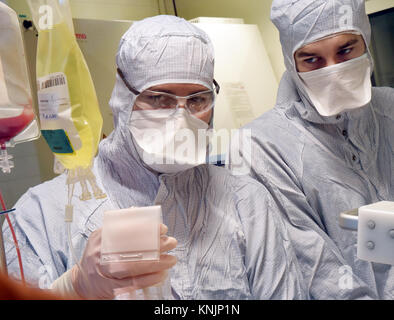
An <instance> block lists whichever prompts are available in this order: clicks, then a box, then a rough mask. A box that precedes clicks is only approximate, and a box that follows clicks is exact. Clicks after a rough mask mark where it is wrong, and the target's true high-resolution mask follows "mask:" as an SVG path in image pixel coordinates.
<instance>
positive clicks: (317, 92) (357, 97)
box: [298, 54, 372, 117]
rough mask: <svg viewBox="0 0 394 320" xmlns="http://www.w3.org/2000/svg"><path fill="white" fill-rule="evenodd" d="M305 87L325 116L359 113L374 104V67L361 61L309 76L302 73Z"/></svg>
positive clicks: (347, 62)
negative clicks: (362, 108) (350, 111)
mask: <svg viewBox="0 0 394 320" xmlns="http://www.w3.org/2000/svg"><path fill="white" fill-rule="evenodd" d="M298 75H299V76H300V78H301V79H302V83H303V86H304V88H305V90H306V92H307V94H308V96H309V98H310V100H311V102H312V104H313V105H314V107H315V108H316V110H317V111H318V112H319V114H320V115H322V116H327V117H328V116H333V115H336V114H339V113H341V112H343V111H345V110H351V109H357V108H360V107H363V106H365V105H367V104H368V103H369V102H370V101H371V95H372V84H371V63H370V60H369V58H368V55H367V54H364V55H362V56H361V57H358V58H355V59H352V60H349V61H346V62H342V63H339V64H335V65H332V66H328V67H325V68H322V69H318V70H313V71H309V72H299V73H298Z"/></svg>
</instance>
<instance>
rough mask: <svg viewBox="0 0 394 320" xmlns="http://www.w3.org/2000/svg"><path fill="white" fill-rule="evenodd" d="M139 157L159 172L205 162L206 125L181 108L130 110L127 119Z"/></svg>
mask: <svg viewBox="0 0 394 320" xmlns="http://www.w3.org/2000/svg"><path fill="white" fill-rule="evenodd" d="M129 129H130V131H131V133H132V136H133V139H134V144H135V147H136V149H137V152H138V154H139V156H140V158H141V160H142V161H143V162H144V163H145V164H146V165H147V166H148V167H149V168H151V169H153V170H154V171H156V172H159V173H177V172H180V171H184V170H187V169H190V168H193V167H195V166H198V165H200V164H204V163H206V157H207V146H208V141H209V139H208V137H207V131H208V124H207V123H206V122H204V121H202V120H200V119H198V118H197V117H195V116H193V115H191V114H190V113H189V112H188V111H186V110H185V109H183V108H180V109H178V110H177V111H176V112H175V113H174V110H172V109H161V110H134V111H133V112H132V115H131V119H130V122H129Z"/></svg>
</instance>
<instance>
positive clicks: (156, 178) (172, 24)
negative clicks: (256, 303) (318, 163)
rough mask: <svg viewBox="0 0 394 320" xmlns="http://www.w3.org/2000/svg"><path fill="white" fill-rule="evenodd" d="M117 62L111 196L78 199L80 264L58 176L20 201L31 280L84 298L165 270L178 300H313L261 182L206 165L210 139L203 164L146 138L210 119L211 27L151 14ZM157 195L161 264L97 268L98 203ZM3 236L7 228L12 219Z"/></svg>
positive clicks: (133, 202)
mask: <svg viewBox="0 0 394 320" xmlns="http://www.w3.org/2000/svg"><path fill="white" fill-rule="evenodd" d="M116 62H117V67H118V69H119V71H118V75H117V78H116V84H115V87H114V90H113V93H112V97H111V100H110V106H111V108H112V111H113V114H114V122H115V129H114V131H113V132H112V133H111V134H110V136H109V137H108V138H106V139H105V140H103V141H102V142H101V144H100V146H99V153H98V156H97V158H96V159H95V165H94V171H95V174H96V176H97V177H98V183H99V185H100V186H101V187H102V188H104V190H105V192H106V194H107V195H108V197H107V199H103V200H95V199H92V200H89V201H85V202H83V201H80V200H79V199H78V198H77V197H74V199H73V203H74V222H73V225H72V241H73V243H74V246H75V251H76V255H77V256H78V259H81V261H80V265H81V267H82V271H81V270H80V269H79V268H78V267H77V266H75V265H74V263H75V262H73V260H72V258H71V256H72V255H71V252H70V248H69V247H68V245H67V241H66V239H67V236H66V224H65V223H64V206H65V203H66V202H67V194H66V188H65V180H66V176H65V175H64V174H63V175H61V176H59V177H57V178H55V179H54V180H52V181H49V182H46V183H43V184H41V185H39V186H37V187H34V188H31V189H30V190H29V191H28V192H27V193H26V194H25V195H24V196H22V198H21V199H20V200H19V201H18V203H17V204H16V206H15V208H16V214H15V215H14V217H13V218H14V223H15V227H16V232H17V236H18V239H19V242H20V247H21V253H22V258H23V265H24V267H25V274H26V277H27V280H28V281H29V282H30V283H33V284H34V283H36V284H41V285H45V284H48V285H52V287H53V288H55V289H57V290H59V291H61V292H65V293H69V294H70V293H73V292H74V293H76V294H78V295H79V296H81V297H84V298H104V299H111V298H113V296H114V289H118V288H122V287H131V288H132V289H133V288H135V289H137V288H143V287H147V286H150V285H152V284H155V283H158V282H160V281H162V280H163V277H164V276H165V271H166V270H168V269H170V279H171V284H172V293H173V297H174V298H175V299H304V298H308V295H307V292H306V290H305V289H304V288H303V287H302V286H301V280H302V276H301V272H300V269H299V265H298V262H297V259H296V257H295V253H294V250H293V248H292V245H291V243H290V242H289V241H288V234H287V230H286V228H285V226H284V224H283V222H282V220H281V219H280V218H279V215H278V214H277V212H278V210H279V209H278V207H277V204H276V203H275V201H274V200H273V198H272V197H271V196H270V195H269V193H268V192H267V190H266V189H265V188H264V187H263V186H261V185H260V184H259V183H258V182H257V181H255V180H253V179H251V178H249V177H248V178H246V177H245V178H241V179H240V178H238V177H235V176H232V175H231V174H230V173H229V171H227V170H226V169H224V168H220V167H217V166H212V165H208V164H204V163H203V162H205V156H206V152H207V146H206V145H203V146H202V147H201V146H200V148H198V149H197V153H200V154H202V155H203V157H202V158H203V161H197V160H196V159H195V160H196V161H194V162H193V161H189V162H188V163H187V164H186V165H185V164H182V163H184V162H181V161H178V160H179V159H178V158H177V157H175V159H173V160H175V161H174V163H173V164H159V163H157V164H155V165H154V164H153V163H152V162H151V161H150V160H152V159H154V158H155V157H156V156H158V153H159V152H160V150H161V147H160V146H159V145H157V144H156V143H155V141H150V143H146V141H144V139H143V136H144V133H146V132H148V130H149V129H152V128H155V129H157V130H162V129H163V128H165V125H166V124H167V123H169V122H171V123H173V124H174V126H173V128H175V129H176V130H181V129H189V130H192V131H193V132H195V131H197V130H198V129H199V130H207V129H208V127H209V126H210V125H212V115H213V109H212V108H213V104H214V95H215V93H214V91H215V86H214V83H215V82H214V79H213V73H214V52H213V46H212V43H211V41H210V39H209V38H208V36H207V35H206V34H205V33H204V32H203V31H201V30H200V29H198V28H197V27H196V26H194V25H193V24H191V23H189V22H186V21H185V20H184V19H181V18H177V17H173V16H157V17H152V18H147V19H145V20H142V21H140V22H136V23H134V24H133V26H132V27H131V28H130V29H129V30H128V31H127V32H126V33H125V34H124V36H123V37H122V39H121V41H120V45H119V50H118V53H117V57H116ZM147 89H149V90H147ZM152 91H153V92H152ZM157 92H162V93H157ZM163 92H164V93H163ZM174 95H176V96H178V97H174ZM189 95H192V96H193V97H189V98H181V96H182V97H184V96H189ZM174 101H175V104H174ZM185 101H187V102H186V103H185ZM204 101H207V102H208V103H204ZM177 103H179V104H180V106H179V107H178V106H177ZM195 107H196V108H197V107H199V108H200V109H195ZM152 109H156V110H152ZM161 132H163V136H165V137H171V134H172V133H174V132H172V131H171V130H170V129H169V131H167V132H166V131H161ZM145 156H146V158H147V159H148V160H149V161H148V160H145ZM142 159H144V160H142ZM79 192H80V190H76V191H75V194H78V193H79ZM154 204H156V205H161V206H162V210H163V222H164V224H165V225H166V226H167V228H168V235H169V237H168V238H167V239H166V240H163V242H162V246H161V251H162V252H163V256H162V259H161V261H160V262H159V263H157V262H144V264H143V265H141V264H139V265H136V264H135V262H134V263H133V262H129V263H122V264H116V263H112V264H110V265H109V266H107V267H106V268H104V267H103V266H101V265H100V264H99V257H100V238H101V231H100V228H101V225H102V217H103V212H104V211H106V210H109V209H121V208H129V207H132V206H134V207H139V206H150V205H154ZM165 232H166V230H165V228H164V229H163V234H164V233H165ZM5 235H6V237H8V238H9V237H10V232H9V229H8V228H7V227H5ZM176 243H177V246H176ZM6 250H7V258H8V259H7V262H8V267H9V270H10V273H11V274H14V275H18V272H19V271H18V263H17V259H16V254H15V248H14V247H13V246H12V244H11V241H8V242H7V245H6ZM166 251H168V254H164V252H166ZM175 262H176V263H175Z"/></svg>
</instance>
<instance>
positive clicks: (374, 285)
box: [246, 0, 394, 299]
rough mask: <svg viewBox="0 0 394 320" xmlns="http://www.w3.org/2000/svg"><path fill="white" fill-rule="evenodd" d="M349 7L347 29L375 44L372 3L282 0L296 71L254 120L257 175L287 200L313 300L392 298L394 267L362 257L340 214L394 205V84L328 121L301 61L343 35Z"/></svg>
mask: <svg viewBox="0 0 394 320" xmlns="http://www.w3.org/2000/svg"><path fill="white" fill-rule="evenodd" d="M341 6H347V7H345V8H347V10H348V12H350V14H351V16H350V19H349V20H348V21H350V22H351V25H350V26H349V25H347V27H346V28H347V29H348V30H356V31H358V32H359V33H360V34H361V35H362V36H363V38H364V40H365V42H366V44H369V40H370V25H369V22H368V17H367V16H366V13H365V7H364V1H361V0H355V1H350V0H333V1H323V0H313V1H312V0H298V1H294V0H292V1H290V0H274V1H273V4H272V11H271V19H272V21H273V22H274V24H275V25H276V26H277V28H278V29H279V31H280V39H281V44H282V49H283V54H284V57H285V64H286V68H287V71H286V72H285V74H284V75H283V77H282V80H281V82H280V85H279V90H278V98H277V104H276V106H275V108H274V109H272V110H271V111H269V112H267V113H265V114H263V115H262V116H261V117H259V118H258V119H257V120H255V121H254V122H252V123H251V124H248V125H247V126H246V128H251V130H252V140H253V143H252V155H251V157H250V159H254V161H253V163H251V164H250V165H251V167H252V171H251V172H252V176H253V177H254V178H255V179H257V180H259V181H260V182H263V183H264V184H265V186H266V187H267V188H268V189H269V190H270V191H271V193H272V194H273V195H274V197H275V198H276V199H277V200H278V203H281V205H282V206H283V213H284V216H285V218H286V221H287V222H288V224H289V233H290V237H291V239H292V240H293V242H295V248H296V250H297V256H298V258H299V261H300V264H301V265H302V266H303V273H304V276H305V281H306V284H307V286H308V287H309V292H310V294H311V297H313V298H322V297H328V298H336V299H340V298H344V299H347V298H380V299H393V298H394V267H392V266H389V265H383V264H377V263H370V262H367V261H361V260H359V259H357V252H356V251H357V233H356V232H352V231H346V230H343V229H341V228H340V226H339V224H338V216H339V214H340V213H341V212H343V211H347V210H351V209H355V208H359V207H360V206H363V205H366V204H370V203H374V202H378V201H381V200H388V201H394V139H393V137H394V108H393V101H394V89H393V88H372V100H371V102H370V103H368V104H367V105H366V106H364V107H361V108H358V109H354V110H351V111H345V112H342V113H340V114H338V115H335V116H330V117H323V116H321V115H320V114H319V113H318V112H317V110H316V109H315V107H314V105H313V104H312V103H311V100H310V99H309V97H308V95H307V94H306V92H305V89H304V87H303V85H302V82H301V80H300V78H299V77H298V75H297V70H296V66H295V61H294V58H293V55H294V52H295V51H296V50H297V49H299V48H300V47H302V46H303V45H305V44H308V43H310V42H313V41H315V40H317V39H320V38H323V37H325V36H328V35H331V34H335V33H337V32H340V31H344V29H343V26H341V25H339V24H338V23H339V21H340V14H339V13H340V12H342V13H343V11H339V10H340V8H341ZM342 8H343V7H342ZM349 9H350V11H349ZM367 54H368V57H369V59H370V60H371V63H372V58H371V56H370V54H369V52H367ZM349 276H350V277H349ZM346 279H347V280H349V279H350V281H351V282H347V283H346V281H345V280H346Z"/></svg>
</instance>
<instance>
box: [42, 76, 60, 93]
mask: <svg viewBox="0 0 394 320" xmlns="http://www.w3.org/2000/svg"><path fill="white" fill-rule="evenodd" d="M65 84H66V79H65V78H64V76H58V77H56V78H51V79H49V80H46V81H44V82H42V83H41V90H42V89H46V88H50V87H56V86H61V85H65Z"/></svg>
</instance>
